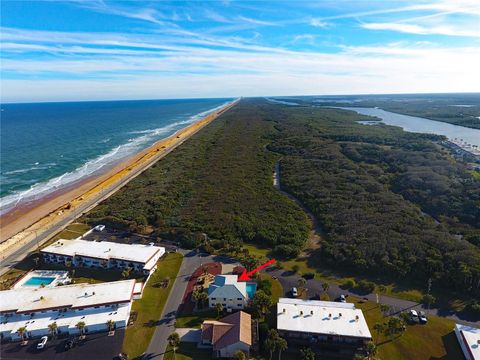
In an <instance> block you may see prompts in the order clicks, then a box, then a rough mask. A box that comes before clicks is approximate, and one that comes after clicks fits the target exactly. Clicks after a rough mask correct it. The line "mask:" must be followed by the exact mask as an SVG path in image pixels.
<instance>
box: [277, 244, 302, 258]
mask: <svg viewBox="0 0 480 360" xmlns="http://www.w3.org/2000/svg"><path fill="white" fill-rule="evenodd" d="M273 252H274V253H275V254H276V255H277V256H278V257H280V258H284V259H294V258H296V257H297V256H298V254H299V253H300V249H299V248H298V246H297V247H294V246H292V245H285V244H282V245H277V246H275V248H274V249H273Z"/></svg>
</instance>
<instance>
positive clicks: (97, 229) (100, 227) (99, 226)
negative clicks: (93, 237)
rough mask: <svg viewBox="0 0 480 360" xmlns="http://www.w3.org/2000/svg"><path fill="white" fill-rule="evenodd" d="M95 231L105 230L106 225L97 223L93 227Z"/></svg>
mask: <svg viewBox="0 0 480 360" xmlns="http://www.w3.org/2000/svg"><path fill="white" fill-rule="evenodd" d="M93 230H95V231H103V230H105V225H97V226H95V227H94V228H93Z"/></svg>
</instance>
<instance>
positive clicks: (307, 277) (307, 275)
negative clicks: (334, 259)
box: [302, 272, 315, 280]
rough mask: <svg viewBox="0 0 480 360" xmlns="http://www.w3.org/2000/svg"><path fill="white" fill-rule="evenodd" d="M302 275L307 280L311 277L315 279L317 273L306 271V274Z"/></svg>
mask: <svg viewBox="0 0 480 360" xmlns="http://www.w3.org/2000/svg"><path fill="white" fill-rule="evenodd" d="M302 277H303V278H304V279H305V280H310V279H313V278H314V277H315V273H313V272H306V273H305V274H303V275H302Z"/></svg>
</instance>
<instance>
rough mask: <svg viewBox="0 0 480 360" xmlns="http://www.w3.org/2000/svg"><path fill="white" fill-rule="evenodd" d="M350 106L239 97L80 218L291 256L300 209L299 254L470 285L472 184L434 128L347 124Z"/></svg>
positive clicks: (475, 197)
mask: <svg viewBox="0 0 480 360" xmlns="http://www.w3.org/2000/svg"><path fill="white" fill-rule="evenodd" d="M360 118H361V119H365V116H358V115H357V114H356V113H354V112H349V111H344V110H337V109H322V108H312V107H306V106H302V107H296V106H285V105H279V104H272V103H269V102H267V101H265V100H262V99H249V100H243V101H242V102H241V103H240V104H239V105H237V106H236V107H235V108H234V109H232V110H231V111H229V112H228V113H226V114H224V115H222V116H221V117H220V118H219V119H217V120H216V121H215V122H214V123H212V124H210V125H209V126H208V127H206V128H205V129H204V130H202V131H201V132H200V133H198V134H197V135H195V136H194V137H193V138H192V139H191V140H189V141H188V142H186V143H185V144H183V145H182V146H181V147H180V148H178V149H176V150H175V151H174V152H173V153H172V154H170V155H169V156H167V157H166V158H164V159H162V160H160V161H159V162H158V163H157V164H156V165H155V166H154V167H153V168H151V169H149V170H148V171H146V172H145V173H144V174H142V175H141V176H139V177H137V178H136V179H134V180H133V181H132V182H130V183H129V184H128V185H127V186H126V187H124V188H123V189H122V190H120V191H119V192H118V193H117V194H115V195H114V196H112V197H111V198H109V199H108V200H106V201H105V202H103V203H102V204H100V205H99V206H97V207H96V208H95V209H94V210H92V211H91V212H90V213H89V214H87V215H86V220H87V221H88V222H89V223H91V224H96V223H99V222H102V223H107V224H110V225H112V226H116V227H120V228H125V229H130V230H133V231H137V232H142V231H143V232H146V233H150V234H152V235H155V236H157V237H159V238H164V239H165V238H170V239H175V240H179V241H181V242H182V243H183V244H184V245H185V246H196V245H199V244H200V243H202V242H203V241H204V239H205V236H204V234H206V235H207V237H208V239H209V240H210V241H209V243H208V246H207V249H208V248H211V249H212V250H213V249H221V248H227V247H232V246H233V247H235V246H239V244H241V243H243V242H245V243H253V244H257V245H259V246H262V247H264V248H269V249H272V250H273V253H274V254H276V256H279V257H284V258H294V257H296V256H297V255H298V254H299V252H300V251H301V249H302V248H303V247H304V246H305V244H306V239H307V237H308V230H309V228H308V227H309V219H308V218H307V216H306V215H305V213H304V212H303V211H302V209H301V208H300V207H299V206H298V205H297V204H295V203H294V202H293V201H292V200H290V199H289V198H288V197H286V196H285V195H283V194H281V193H280V192H278V191H277V190H276V189H275V188H274V187H273V184H272V175H273V171H274V168H275V162H276V161H280V172H281V183H282V188H283V189H284V190H286V191H288V192H289V193H290V194H292V195H294V196H295V197H296V198H298V199H300V201H301V202H302V203H303V204H304V205H305V206H306V207H307V208H308V209H309V210H310V211H311V212H312V213H313V214H314V215H315V217H316V218H317V219H318V220H319V222H320V224H321V226H322V228H323V230H324V232H325V234H326V236H325V239H323V240H322V243H321V246H320V247H319V248H318V249H316V250H315V251H314V252H313V253H312V255H311V260H312V261H311V262H312V264H315V262H316V261H317V262H318V261H321V263H322V266H325V265H327V266H330V267H332V268H342V269H343V270H344V269H348V270H349V271H351V272H353V273H362V274H372V275H375V276H378V275H381V276H388V277H389V278H390V279H391V278H395V279H398V280H408V279H414V280H415V281H422V282H423V281H425V283H426V280H427V279H429V278H431V279H432V280H433V284H434V286H439V287H448V288H451V289H452V288H453V289H456V290H457V291H460V292H463V293H469V294H471V295H477V294H479V290H480V249H479V248H478V238H479V236H480V235H479V234H480V232H479V224H480V210H479V209H480V206H479V204H480V183H479V181H478V179H476V178H474V177H473V176H472V173H471V171H470V170H469V169H468V168H467V166H466V165H465V164H462V163H460V162H457V161H456V160H454V159H453V158H452V157H451V156H450V155H449V154H448V153H447V152H446V150H445V149H443V148H441V146H439V145H438V144H437V143H436V142H437V141H438V140H441V137H438V136H435V135H426V134H413V133H407V132H404V131H402V130H401V129H400V128H396V127H391V126H386V125H377V126H365V125H361V124H359V123H357V122H356V120H358V119H360Z"/></svg>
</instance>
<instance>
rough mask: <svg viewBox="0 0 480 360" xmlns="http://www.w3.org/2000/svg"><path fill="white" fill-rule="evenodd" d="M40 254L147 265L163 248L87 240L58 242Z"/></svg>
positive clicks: (162, 251)
mask: <svg viewBox="0 0 480 360" xmlns="http://www.w3.org/2000/svg"><path fill="white" fill-rule="evenodd" d="M41 251H42V252H48V253H53V254H58V255H64V256H72V257H73V256H75V255H79V256H86V257H92V258H98V259H104V260H108V259H112V258H113V259H119V260H124V261H134V262H139V263H147V262H148V261H150V260H151V259H152V257H153V256H154V255H155V254H156V253H157V252H159V251H160V253H161V254H163V253H165V248H163V247H159V246H151V245H143V244H119V243H115V242H110V241H87V240H80V239H78V240H58V241H56V242H54V243H53V244H51V245H49V246H47V247H45V248H43V249H42V250H41Z"/></svg>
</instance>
